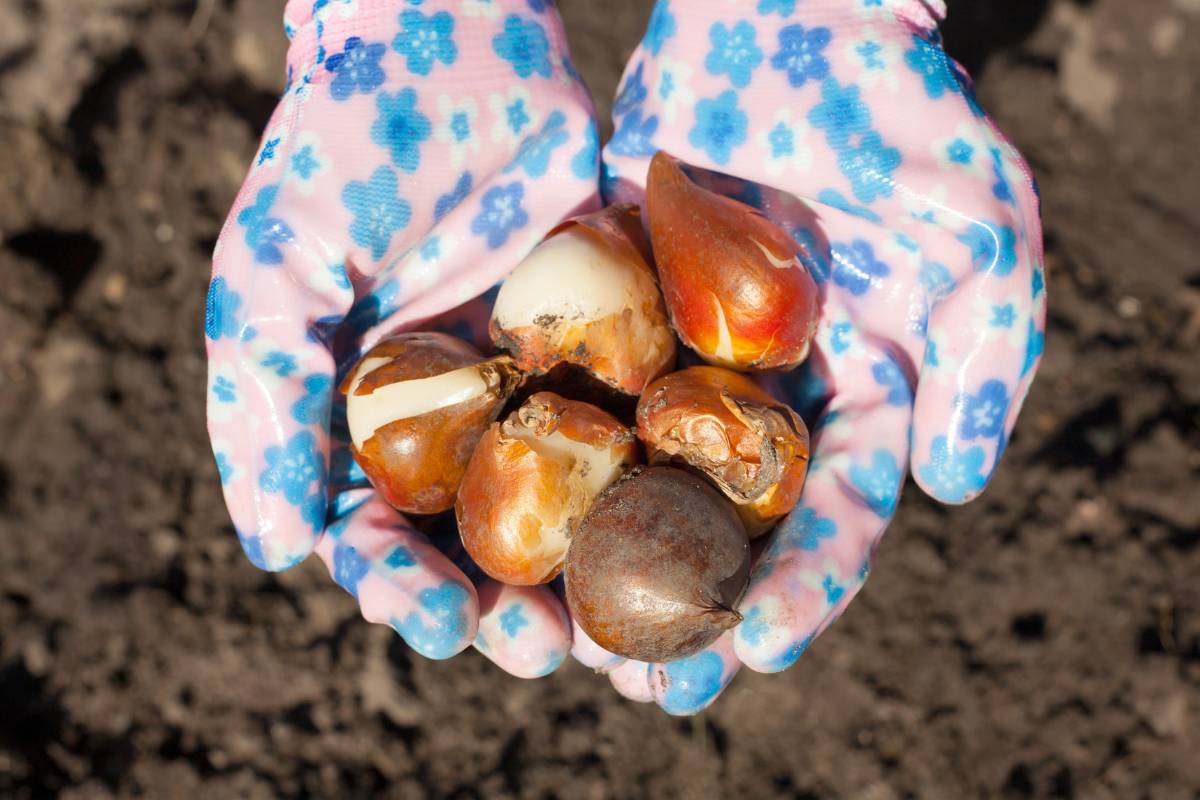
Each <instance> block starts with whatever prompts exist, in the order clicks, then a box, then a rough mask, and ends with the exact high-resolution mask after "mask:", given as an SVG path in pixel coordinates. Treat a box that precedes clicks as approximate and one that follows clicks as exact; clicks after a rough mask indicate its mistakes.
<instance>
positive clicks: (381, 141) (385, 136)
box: [371, 88, 433, 172]
mask: <svg viewBox="0 0 1200 800" xmlns="http://www.w3.org/2000/svg"><path fill="white" fill-rule="evenodd" d="M376 105H377V106H378V109H379V118H378V119H377V120H375V124H374V125H372V126H371V141H372V142H374V143H375V144H377V145H379V146H380V147H383V148H386V149H387V150H388V151H389V152H390V153H391V155H392V162H393V163H394V164H395V165H396V166H397V167H399V168H400V169H402V170H404V171H405V172H416V171H417V167H419V166H420V165H421V143H422V142H424V141H425V140H426V139H428V138H429V136H430V134H431V133H432V131H433V126H432V125H431V124H430V123H429V117H427V116H425V115H424V114H422V113H421V112H420V111H419V110H418V109H417V93H416V92H415V91H414V90H413V89H411V88H404V89H401V90H400V91H399V92H397V93H396V94H388V93H387V92H380V93H379V97H378V98H377V99H376Z"/></svg>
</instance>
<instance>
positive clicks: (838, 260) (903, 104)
mask: <svg viewBox="0 0 1200 800" xmlns="http://www.w3.org/2000/svg"><path fill="white" fill-rule="evenodd" d="M943 14H944V7H943V4H942V3H941V2H935V1H934V0H930V1H929V2H919V1H918V0H757V2H744V3H730V2H727V1H726V0H688V2H686V3H684V2H680V0H675V1H674V2H666V0H662V1H660V2H659V4H658V6H657V7H656V8H655V10H654V14H653V16H652V18H651V21H650V27H649V30H648V31H647V33H646V36H645V38H644V39H643V41H642V44H641V47H640V48H639V49H638V50H637V51H636V52H635V53H634V55H633V58H632V59H631V61H630V63H629V66H628V67H627V68H626V72H625V77H624V81H623V86H622V89H621V91H620V95H619V97H618V98H617V100H616V103H615V105H614V107H613V110H614V115H615V116H616V120H615V122H616V132H615V134H614V136H613V139H612V141H611V142H610V143H609V144H608V146H607V147H606V148H605V151H604V166H603V169H604V186H605V190H606V195H607V199H608V200H609V201H613V200H617V199H632V200H637V199H639V198H640V197H641V195H642V192H643V190H644V181H645V176H646V168H647V164H648V161H649V158H650V156H652V155H653V154H654V152H655V151H656V150H658V149H663V150H666V151H668V152H669V153H671V154H673V155H675V156H678V157H679V158H681V159H683V160H684V161H685V162H689V163H691V164H695V165H698V166H700V167H704V168H708V169H712V170H717V171H719V172H720V173H724V176H723V175H718V174H700V175H697V176H696V177H697V179H698V180H701V181H702V182H705V183H707V184H708V185H709V186H710V187H712V188H716V189H717V190H718V191H721V192H723V193H726V194H731V195H734V196H738V197H740V199H743V200H745V201H747V202H749V203H751V204H753V205H756V206H759V207H760V208H761V209H762V210H763V211H764V212H765V213H766V214H767V215H768V216H769V217H771V218H772V219H774V220H776V221H777V222H779V223H780V224H782V225H783V226H784V227H785V228H786V229H787V230H789V231H790V232H791V233H792V235H793V236H794V238H795V239H796V241H797V242H798V243H799V244H800V245H801V246H802V253H801V259H802V260H803V261H804V263H805V265H806V266H807V268H808V269H809V271H810V272H811V273H812V275H813V277H814V278H815V279H816V280H817V281H818V283H819V285H820V287H821V289H822V293H823V304H822V320H821V328H820V332H819V335H818V341H817V343H816V345H815V347H814V349H813V353H812V356H811V357H810V359H809V361H808V362H807V364H806V366H805V367H804V368H803V369H801V370H798V371H796V372H794V373H791V374H781V375H770V376H763V378H762V379H763V382H764V383H765V384H766V385H767V387H768V388H769V389H771V390H773V391H775V392H776V393H777V394H778V395H779V396H780V397H782V398H785V399H787V400H788V401H789V402H791V403H792V404H793V405H794V406H795V407H796V408H797V410H798V411H800V413H801V414H802V415H804V416H805V418H806V419H807V420H808V421H809V423H810V425H811V426H812V428H813V431H814V444H813V461H812V464H811V469H810V472H809V478H808V484H807V486H806V488H805V491H804V495H803V497H802V499H801V501H800V505H799V506H798V507H797V508H796V509H795V510H794V511H793V512H792V514H791V515H790V516H788V517H787V518H786V519H785V520H784V521H783V522H782V523H781V524H780V526H779V528H778V529H777V531H776V532H775V534H774V535H773V538H772V539H771V540H770V542H769V543H768V545H767V546H766V549H765V551H764V552H762V554H761V555H760V557H759V559H758V562H757V565H756V569H755V572H754V574H753V577H752V579H751V584H750V588H749V590H748V591H747V593H746V596H745V599H744V600H743V602H742V605H741V607H740V610H741V612H742V614H743V615H744V616H745V621H744V622H742V623H741V624H740V625H739V626H738V627H737V628H735V629H734V630H733V631H731V632H730V633H729V634H726V636H725V637H724V638H723V639H721V640H719V641H718V642H717V643H716V645H714V646H713V647H712V648H710V649H709V650H707V651H705V652H702V653H700V654H698V655H696V656H694V657H692V658H689V659H685V660H683V661H678V662H675V663H672V664H661V665H650V666H646V667H644V668H643V669H642V674H643V675H645V676H646V677H647V678H648V680H649V689H648V690H646V689H644V688H643V687H641V686H640V685H637V686H634V687H633V688H632V689H630V686H631V685H632V684H631V677H630V676H631V674H633V673H634V672H636V671H637V669H636V668H631V667H629V666H628V665H625V666H621V667H619V668H618V671H616V672H614V673H613V674H614V676H617V679H616V680H614V684H615V685H617V687H618V689H620V690H622V691H623V692H625V693H627V694H628V695H629V696H631V697H634V698H635V699H646V698H647V697H649V696H651V695H652V696H653V698H654V699H655V700H657V701H658V703H659V704H660V705H662V707H663V708H665V709H666V710H667V711H669V712H671V713H681V714H686V713H694V712H696V711H698V710H699V709H701V708H703V707H705V706H706V705H707V704H709V703H711V702H712V700H713V699H714V698H715V697H716V696H717V694H719V692H720V691H721V690H722V689H723V688H724V686H725V685H727V684H728V682H729V681H730V680H731V679H732V677H733V675H734V674H735V673H736V672H737V670H738V668H739V666H740V664H742V663H744V664H746V665H747V666H749V667H751V668H752V669H755V670H758V671H761V672H774V671H777V670H782V669H784V668H786V667H788V666H789V665H791V664H792V663H793V662H794V661H795V660H796V659H797V658H798V657H799V656H800V654H801V653H802V652H804V649H805V648H806V647H807V646H808V645H809V643H810V642H811V641H812V640H813V638H814V637H815V636H817V635H819V634H820V633H821V632H822V631H823V630H825V628H827V627H828V626H829V625H830V624H831V623H832V622H833V620H835V619H836V618H837V617H838V615H839V614H840V613H841V612H842V610H843V609H844V608H845V607H846V605H847V603H849V602H850V600H851V599H852V598H853V597H854V595H855V593H856V592H857V591H858V590H859V588H860V587H861V586H862V584H863V581H864V579H865V578H866V576H867V571H868V568H869V566H870V563H871V556H872V553H873V552H874V550H875V547H876V545H877V544H878V542H879V537H880V536H881V535H882V533H883V531H884V529H885V528H886V527H887V525H888V522H889V521H890V520H891V518H892V515H893V513H894V512H895V510H896V502H897V500H898V498H899V495H900V489H901V486H902V484H903V481H904V476H905V473H906V470H907V468H908V465H909V463H910V457H911V464H912V469H913V472H914V475H915V477H916V480H917V483H919V484H920V485H921V487H922V488H923V489H925V491H926V492H928V493H929V494H930V495H931V496H933V497H935V498H937V499H938V500H941V501H943V502H947V503H963V502H966V501H968V500H970V499H972V498H973V497H975V496H976V495H977V494H979V492H981V491H982V490H983V487H984V485H985V484H986V483H987V481H988V478H989V477H990V476H991V473H992V471H993V470H994V469H995V466H996V463H997V461H998V460H999V458H1000V454H1001V453H1002V452H1003V450H1004V445H1005V443H1006V442H1007V440H1008V436H1009V433H1010V431H1011V430H1012V427H1013V424H1014V423H1015V422H1016V418H1017V412H1018V410H1019V408H1020V406H1021V402H1022V401H1023V400H1024V398H1025V394H1026V392H1027V391H1028V390H1029V384H1030V381H1031V380H1032V379H1033V374H1034V371H1035V370H1036V367H1037V363H1038V360H1039V357H1040V355H1041V352H1042V344H1043V335H1044V330H1045V327H1044V318H1045V301H1046V295H1045V289H1044V283H1043V273H1042V241H1041V226H1040V223H1039V219H1038V213H1039V212H1038V200H1037V196H1036V189H1035V187H1034V182H1033V178H1032V176H1031V174H1030V172H1029V169H1028V167H1027V166H1026V165H1025V163H1024V162H1023V161H1022V160H1021V157H1020V155H1019V154H1018V153H1017V152H1016V151H1015V150H1014V149H1013V147H1012V146H1011V145H1010V144H1009V143H1008V142H1007V141H1005V139H1004V138H1003V136H1002V135H1001V134H1000V132H999V131H998V130H996V128H995V126H994V125H993V124H992V123H991V122H990V121H989V120H988V119H987V117H986V116H985V115H984V112H983V111H982V110H981V109H980V108H979V106H978V104H977V103H976V101H975V99H974V96H973V94H972V91H971V87H970V83H969V80H968V78H967V77H966V75H965V74H964V73H963V71H962V70H961V68H959V67H958V66H957V65H956V64H954V63H953V62H952V61H950V60H949V59H948V58H947V56H946V54H945V52H944V51H943V50H942V47H941V43H940V41H939V38H938V34H937V31H936V28H935V26H936V24H937V22H938V21H939V20H940V18H941V16H942V15H943ZM727 176H735V177H734V178H731V177H727ZM612 666H613V665H612V664H611V663H610V664H606V668H612Z"/></svg>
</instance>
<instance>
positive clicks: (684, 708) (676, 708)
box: [661, 651, 725, 714]
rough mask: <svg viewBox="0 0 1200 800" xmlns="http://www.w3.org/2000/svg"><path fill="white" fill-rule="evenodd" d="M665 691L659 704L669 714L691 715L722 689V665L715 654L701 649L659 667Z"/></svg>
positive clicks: (723, 667)
mask: <svg viewBox="0 0 1200 800" xmlns="http://www.w3.org/2000/svg"><path fill="white" fill-rule="evenodd" d="M661 669H663V670H664V671H665V673H666V682H667V690H666V692H665V693H664V694H663V698H662V707H663V710H664V711H666V712H667V713H668V714H693V713H695V712H696V711H698V710H699V709H700V708H702V707H703V706H704V705H705V704H707V703H708V702H709V701H710V700H712V699H713V698H714V697H716V696H717V693H718V692H719V691H721V688H722V687H721V675H722V673H723V672H724V671H725V664H724V662H722V661H721V657H720V656H719V655H717V654H716V653H711V652H707V651H704V652H700V653H697V654H696V655H694V656H691V657H689V658H683V659H680V660H678V661H672V662H671V663H669V664H666V665H665V666H663V667H661Z"/></svg>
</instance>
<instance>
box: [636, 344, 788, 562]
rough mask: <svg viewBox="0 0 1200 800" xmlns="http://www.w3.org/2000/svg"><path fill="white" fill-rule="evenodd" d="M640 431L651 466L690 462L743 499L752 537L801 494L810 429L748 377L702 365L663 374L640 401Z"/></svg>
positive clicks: (740, 507)
mask: <svg viewBox="0 0 1200 800" xmlns="http://www.w3.org/2000/svg"><path fill="white" fill-rule="evenodd" d="M637 430H638V436H639V437H640V438H641V440H642V442H643V443H644V444H645V445H646V453H647V458H648V459H649V461H650V463H651V464H663V463H675V464H686V465H688V466H689V467H691V468H693V469H696V470H698V471H699V472H702V473H703V474H704V475H705V476H706V477H708V478H709V479H710V480H711V481H712V482H713V483H714V484H715V485H716V486H717V488H718V489H720V490H721V491H722V492H723V493H724V494H725V496H726V497H728V498H729V499H730V500H732V501H733V502H734V503H736V504H737V505H736V510H737V512H738V514H739V516H741V518H742V522H743V523H744V524H745V526H746V532H747V533H748V534H749V535H750V537H751V538H754V537H756V536H760V535H762V534H763V533H766V532H767V531H768V530H769V529H770V528H771V526H772V525H773V524H774V523H775V522H776V521H777V520H778V519H779V518H780V517H782V516H783V515H785V514H787V512H789V511H791V510H792V507H793V506H795V505H796V503H797V501H799V499H800V493H801V491H802V490H803V488H804V480H805V477H806V476H807V474H808V459H809V437H808V428H807V427H806V426H805V424H804V420H802V419H801V418H800V415H799V414H797V413H796V412H795V411H793V410H792V409H791V408H789V407H788V406H786V405H784V404H783V403H780V402H778V401H777V400H775V398H773V397H771V395H769V394H768V393H767V392H766V391H765V390H764V389H763V388H762V387H760V386H759V385H758V384H757V383H755V382H754V381H753V380H752V379H751V378H750V377H749V376H748V375H743V374H740V373H737V372H732V371H730V370H727V369H723V368H721V367H710V366H699V367H689V368H688V369H685V370H680V371H679V372H673V373H671V374H670V375H666V376H664V377H662V378H659V379H658V380H657V381H655V382H654V383H652V384H651V385H650V386H649V387H648V388H647V389H646V393H645V394H643V395H642V397H641V399H640V400H639V401H638V408H637Z"/></svg>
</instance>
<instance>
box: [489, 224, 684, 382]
mask: <svg viewBox="0 0 1200 800" xmlns="http://www.w3.org/2000/svg"><path fill="white" fill-rule="evenodd" d="M489 331H490V334H491V337H492V341H493V342H494V343H495V345H496V346H497V347H498V348H499V349H501V350H503V351H505V352H507V353H509V354H510V355H511V356H512V357H513V359H514V360H515V362H516V364H517V366H518V368H520V369H521V370H522V371H523V372H526V373H529V374H532V375H541V374H545V373H547V372H549V371H551V370H553V369H554V368H555V367H556V366H558V365H560V364H574V365H577V366H579V367H581V368H583V369H584V370H586V371H587V372H588V373H590V374H591V375H592V376H593V377H595V378H596V379H597V380H599V381H601V382H602V383H604V384H606V385H607V386H610V387H612V388H613V389H616V390H618V391H620V392H623V393H625V394H628V395H635V396H636V395H638V394H641V392H642V390H643V389H644V388H645V387H646V385H647V384H648V383H650V382H651V381H653V380H654V379H655V378H657V377H658V376H660V375H662V374H663V373H665V372H666V371H667V370H669V369H670V368H671V366H672V365H673V364H674V363H675V337H674V335H673V334H672V332H671V328H670V324H669V323H668V321H667V313H666V308H665V306H664V305H663V300H662V296H661V294H660V293H659V289H658V284H657V281H656V278H655V275H654V271H653V270H652V269H651V267H650V263H649V249H648V246H647V244H646V242H645V236H644V233H643V231H642V225H641V218H640V213H639V210H638V208H637V206H633V205H629V204H622V205H616V206H610V207H608V208H606V209H604V210H603V211H599V212H596V213H593V214H585V215H583V216H580V217H575V218H574V219H571V220H568V221H567V222H565V223H563V224H562V225H560V226H558V227H557V228H555V229H554V230H553V231H551V232H550V233H549V234H548V235H547V237H546V238H545V239H544V240H543V241H542V243H541V244H539V245H538V246H537V247H536V248H534V250H533V252H532V253H530V254H529V255H528V256H527V257H526V258H525V260H524V261H522V262H521V263H520V264H519V265H518V266H517V268H516V269H515V270H513V272H512V273H511V274H510V275H509V276H508V278H506V279H505V281H504V283H503V284H502V285H501V287H500V292H499V294H498V295H497V297H496V304H495V307H494V308H493V311H492V319H491V324H490V326H489Z"/></svg>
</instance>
